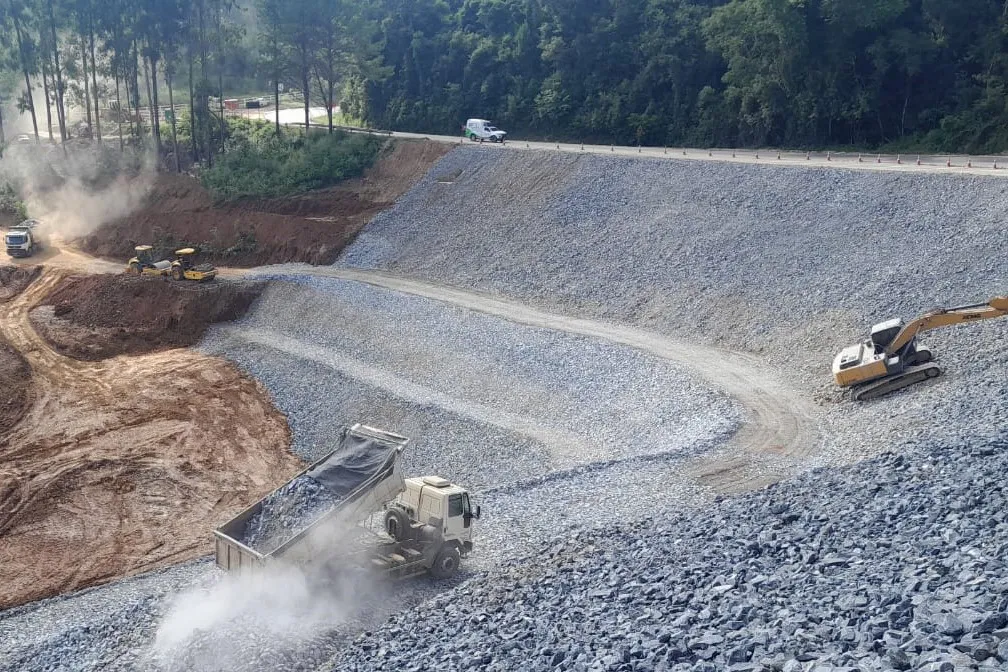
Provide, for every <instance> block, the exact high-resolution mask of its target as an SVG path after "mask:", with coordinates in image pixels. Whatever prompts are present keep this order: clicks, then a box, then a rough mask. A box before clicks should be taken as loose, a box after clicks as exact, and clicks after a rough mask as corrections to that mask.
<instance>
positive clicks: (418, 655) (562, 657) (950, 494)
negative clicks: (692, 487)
mask: <svg viewBox="0 0 1008 672" xmlns="http://www.w3.org/2000/svg"><path fill="white" fill-rule="evenodd" d="M1006 468H1008V443H1006V442H1004V441H1000V442H993V443H974V444H972V445H969V446H957V445H941V444H933V445H932V446H930V447H927V448H920V449H917V450H913V451H910V452H908V453H907V454H905V455H895V454H891V453H889V454H885V455H884V456H882V457H880V458H878V459H875V460H871V461H866V462H863V463H861V464H859V465H856V466H854V467H850V468H846V469H837V470H816V471H814V472H810V473H807V474H806V475H803V476H801V477H798V478H796V479H794V480H793V481H790V482H786V483H782V484H779V485H776V486H771V487H770V488H768V489H765V490H762V491H759V492H756V493H752V494H750V495H743V496H740V497H737V498H734V499H727V500H723V501H720V502H717V503H714V504H711V505H709V506H707V507H705V508H703V509H700V510H694V511H690V512H689V513H686V514H678V515H672V516H670V517H655V518H654V519H652V520H648V521H645V522H641V523H636V524H632V525H625V526H621V527H620V528H618V529H610V530H605V531H594V532H593V531H582V532H577V533H573V534H570V535H568V536H567V537H566V538H565V539H563V540H562V541H560V542H558V543H555V544H552V545H551V546H550V547H548V548H544V549H543V550H542V552H541V554H540V555H539V556H538V559H537V561H536V562H535V563H529V562H526V561H521V560H516V561H511V560H509V561H507V562H505V563H504V567H503V568H501V569H499V570H498V571H501V572H503V576H496V577H495V576H487V577H483V576H480V577H477V578H475V579H473V580H471V581H469V582H467V583H464V584H462V585H460V586H458V587H457V588H455V589H454V590H452V591H449V592H447V593H445V594H443V595H440V596H438V597H437V598H436V599H435V600H434V601H432V602H431V603H430V604H428V605H426V606H425V607H424V610H423V612H420V611H414V610H408V611H406V612H404V613H402V614H399V615H397V616H395V617H393V618H392V619H391V620H390V621H389V622H388V623H387V624H385V625H383V626H382V627H381V628H379V629H378V630H376V631H375V632H369V633H367V634H365V635H362V636H361V637H359V638H358V639H357V640H356V641H355V643H354V644H353V645H351V646H348V647H346V649H344V650H343V651H341V653H340V654H339V656H338V657H337V658H336V659H335V660H334V662H333V663H332V664H331V666H330V667H329V668H328V669H332V670H361V671H364V670H404V671H405V670H410V671H412V670H424V669H445V668H451V669H477V668H478V669H483V670H488V671H496V670H500V671H503V670H514V669H518V668H520V669H527V670H557V669H559V670H578V671H585V670H627V671H630V670H640V671H646V670H669V671H678V670H681V671H683V672H685V671H693V672H713V671H715V670H738V671H747V672H752V671H757V670H768V671H769V670H784V671H785V672H802V671H806V672H808V671H816V672H826V671H827V670H828V671H836V670H887V671H888V670H934V671H936V672H937V671H939V670H991V671H993V670H1003V669H1005V668H1006V666H1008V597H1006V593H1008V577H1006V567H1005V552H1006V550H1008V513H1006V509H1005V504H1006V498H1005V488H1004V484H1003V474H1004V471H1005V469H1006ZM431 611H433V612H435V613H438V614H440V615H442V616H443V617H441V618H436V619H430V618H424V615H425V614H429V613H431Z"/></svg>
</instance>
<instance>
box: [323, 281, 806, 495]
mask: <svg viewBox="0 0 1008 672" xmlns="http://www.w3.org/2000/svg"><path fill="white" fill-rule="evenodd" d="M304 273H306V274H310V275H318V276H326V277H336V278H341V279H344V280H353V281H356V282H363V283H367V284H369V285H374V286H376V287H383V288H385V289H391V290H394V291H397V292H402V293H405V294H413V295H416V296H422V297H425V298H428V299H433V300H435V301H440V302H443V303H449V304H452V305H455V306H459V307H462V308H466V309H468V310H474V311H478V312H481V313H486V314H488V315H494V316H496V317H501V318H503V319H506V320H509V321H511V322H515V323H517V324H523V325H528V326H533V327H542V328H546V329H554V330H557V331H564V332H567V333H571V334H579V335H582V336H590V337H592V338H598V339H602V340H606V341H610V342H612V343H618V344H621V345H627V346H630V347H633V348H637V349H638V350H642V351H644V352H647V353H650V354H652V355H656V356H658V357H662V358H664V359H668V360H671V361H673V362H676V363H678V364H680V365H683V366H685V367H687V368H689V369H692V370H693V371H694V372H696V373H697V374H698V375H700V376H701V377H702V378H704V379H706V380H707V381H708V382H709V383H710V384H711V385H712V386H713V387H715V388H716V389H719V390H721V391H722V392H724V393H726V394H728V395H729V396H731V397H733V398H735V399H736V400H737V401H738V402H739V403H740V404H741V405H742V406H743V407H744V408H745V410H746V413H747V419H746V422H745V424H744V425H743V426H742V428H741V429H740V430H739V431H738V432H737V433H736V434H735V436H734V437H733V439H732V440H731V442H730V443H729V444H728V445H727V446H725V447H724V448H723V449H722V450H720V451H718V453H717V454H715V455H712V456H709V457H707V458H703V459H701V460H699V461H697V462H695V463H693V464H691V465H690V468H689V471H690V473H691V474H692V475H693V476H695V477H697V478H698V480H699V481H700V482H701V483H703V484H704V485H706V486H708V487H710V488H712V489H713V490H715V491H716V492H721V493H731V492H739V491H743V490H749V489H752V488H757V487H761V486H763V485H767V484H769V483H772V482H774V481H777V480H779V479H780V478H781V475H782V474H783V473H786V471H787V469H788V467H789V466H790V465H791V464H793V463H794V462H796V461H799V460H801V459H802V458H805V457H807V456H808V455H809V454H810V453H811V452H813V451H814V450H816V448H817V447H818V444H819V437H818V432H817V428H816V416H817V413H816V405H815V404H814V403H813V402H812V401H810V400H809V399H808V398H806V396H805V395H803V394H801V393H800V392H798V391H796V390H793V389H791V388H790V387H788V386H787V385H786V384H784V383H782V382H781V381H779V380H777V379H776V378H775V377H774V376H773V375H772V374H771V373H770V372H769V370H768V367H767V366H766V364H765V363H763V362H761V361H760V360H759V358H757V357H755V356H752V355H746V354H743V353H738V352H731V351H728V350H721V349H718V348H712V347H709V346H703V345H698V344H695V343H687V342H684V341H679V340H676V339H674V338H671V337H669V336H665V335H663V334H657V333H654V332H649V331H645V330H643V329H637V328H635V327H628V326H623V325H618V324H611V323H607V322H599V321H596V320H589V319H583V318H576V317H569V316H565V315H557V314H555V313H549V312H547V311H544V310H540V309H537V308H532V307H529V306H526V305H524V304H521V303H519V302H517V301H513V300H509V299H502V298H499V297H494V296H489V295H486V294H481V293H479V292H473V291H469V290H463V289H458V288H454V287H446V286H443V285H437V284H433V283H429V282H424V281H420V280H413V279H410V278H405V277H401V276H395V275H391V274H388V273H382V272H377V271H365V270H360V269H350V268H334V267H328V268H316V269H310V270H306V271H304Z"/></svg>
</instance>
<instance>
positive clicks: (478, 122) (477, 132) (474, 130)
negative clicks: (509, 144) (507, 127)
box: [465, 119, 507, 143]
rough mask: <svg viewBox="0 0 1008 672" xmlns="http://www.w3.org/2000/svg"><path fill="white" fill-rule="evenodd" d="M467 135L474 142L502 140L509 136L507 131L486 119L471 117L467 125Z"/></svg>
mask: <svg viewBox="0 0 1008 672" xmlns="http://www.w3.org/2000/svg"><path fill="white" fill-rule="evenodd" d="M465 136H466V137H467V138H469V139H470V140H473V141H474V142H483V141H485V140H486V141H489V142H500V143H503V142H504V140H505V138H507V133H506V132H505V131H502V130H500V129H499V128H497V127H496V126H494V125H493V124H491V123H490V122H489V121H487V120H486V119H469V120H468V121H466V125H465Z"/></svg>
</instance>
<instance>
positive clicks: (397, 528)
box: [385, 509, 410, 541]
mask: <svg viewBox="0 0 1008 672" xmlns="http://www.w3.org/2000/svg"><path fill="white" fill-rule="evenodd" d="M409 529H410V523H409V516H407V515H406V514H405V512H403V511H400V510H399V509H389V510H388V511H386V512H385V532H387V533H388V535H389V536H390V537H392V538H393V539H395V540H396V541H405V540H406V536H407V535H408V534H409Z"/></svg>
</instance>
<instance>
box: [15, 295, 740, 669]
mask: <svg viewBox="0 0 1008 672" xmlns="http://www.w3.org/2000/svg"><path fill="white" fill-rule="evenodd" d="M203 348H204V350H206V351H208V352H214V353H219V354H225V355H227V356H228V357H230V358H232V359H233V360H234V361H236V362H237V363H238V364H239V366H241V367H242V368H244V369H246V370H247V371H249V372H250V373H252V375H254V376H255V377H256V378H258V379H259V380H260V381H262V382H263V383H264V385H265V386H266V387H267V389H268V390H269V392H270V394H271V395H272V396H273V398H274V400H275V401H276V403H277V405H278V406H279V407H280V408H281V410H283V411H284V412H286V413H287V414H288V417H289V419H290V424H291V428H292V431H293V435H294V448H295V450H297V451H298V453H299V454H300V455H301V456H302V457H303V458H304V459H305V460H306V461H313V460H316V459H318V458H320V457H321V456H322V455H323V454H325V453H326V452H328V451H329V450H331V449H332V448H333V447H335V444H336V442H338V440H339V438H340V435H341V429H342V428H343V427H344V426H345V425H347V424H352V423H353V422H358V421H359V422H364V423H367V424H372V425H375V426H377V427H382V428H386V429H390V430H393V431H396V432H399V433H402V434H404V435H406V436H409V437H411V438H412V439H413V440H412V442H411V443H410V445H409V446H408V447H407V449H406V451H405V453H404V465H405V471H406V473H409V474H421V473H438V474H441V475H444V476H447V477H449V478H451V479H452V480H455V481H457V482H460V483H462V484H464V485H466V486H468V487H470V488H471V489H472V490H473V491H474V492H475V493H476V496H477V502H478V503H480V504H481V506H482V507H483V518H482V520H481V521H479V523H478V530H477V536H476V547H477V552H476V553H475V554H474V555H473V556H472V557H471V558H469V559H468V560H467V561H466V562H465V563H464V572H465V573H467V574H468V573H471V572H474V571H478V570H489V569H491V568H492V567H494V566H495V565H496V564H497V563H498V562H499V561H500V560H501V559H502V558H507V557H516V556H520V555H523V554H529V553H533V552H535V550H536V549H537V548H538V547H539V546H541V545H542V544H543V543H544V542H545V541H547V540H549V539H551V538H553V537H555V535H556V534H557V531H558V530H568V529H574V528H578V527H580V526H582V525H586V524H587V525H602V526H612V525H617V524H619V523H620V522H622V521H625V520H628V519H630V520H632V519H636V518H638V517H640V516H642V515H646V514H648V513H654V512H656V511H672V510H679V509H681V508H683V507H692V506H696V505H698V504H699V503H701V502H703V501H705V495H704V493H702V492H697V490H696V488H695V487H694V486H693V485H692V484H691V483H690V482H689V481H688V480H687V479H685V478H684V477H683V476H682V474H681V473H680V469H679V467H678V465H679V463H680V461H681V460H684V459H688V458H689V457H691V456H695V455H698V454H701V453H705V452H707V451H709V450H710V449H711V448H713V447H714V446H715V445H717V444H718V443H719V442H720V441H722V440H723V438H724V436H726V435H727V434H728V433H729V432H731V431H732V430H733V429H734V427H735V426H736V423H737V422H738V417H739V410H738V409H737V408H736V405H735V404H734V403H732V402H731V401H730V400H729V399H727V398H725V397H724V396H722V395H719V394H715V393H712V392H711V391H709V390H708V389H707V388H706V387H705V386H704V385H703V384H702V383H700V382H698V381H696V380H694V379H693V378H692V377H691V376H690V375H689V374H688V373H686V372H685V370H683V369H682V368H681V367H678V366H675V365H672V364H670V363H668V362H665V361H662V360H659V359H657V358H654V357H651V356H647V355H645V354H643V353H640V352H638V351H636V350H633V349H630V348H625V347H617V346H612V345H609V344H606V343H599V342H595V341H593V340H591V339H587V338H583V337H574V336H567V335H563V334H558V333H555V332H551V331H549V330H543V329H531V328H523V327H519V326H516V325H513V324H510V323H508V322H505V321H502V320H499V319H496V318H491V317H488V316H485V315H480V314H475V313H470V312H468V311H462V310H458V309H454V308H451V307H445V306H442V305H439V304H437V303H435V302H432V301H428V300H424V299H417V298H413V297H408V296H400V295H397V294H395V293H394V292H388V291H384V290H378V289H374V288H369V287H364V286H360V285H358V284H356V283H350V282H342V281H336V280H331V279H329V280H327V279H318V278H307V279H306V278H296V279H291V280H288V281H279V280H278V281H275V282H273V283H271V285H270V287H269V288H268V289H267V290H266V292H265V293H264V294H263V296H262V298H261V300H260V301H259V302H258V303H257V304H256V305H255V306H254V307H253V309H252V311H251V312H250V313H249V314H248V315H247V317H246V318H245V319H244V320H243V321H242V322H240V323H238V324H234V325H227V326H221V327H219V328H217V329H215V330H214V331H213V333H212V335H211V337H210V338H208V339H207V340H206V341H205V343H204V345H203ZM572 503H577V504H573V505H572ZM281 518H283V516H282V515H281ZM221 522H223V521H208V524H207V528H208V534H209V529H210V528H211V527H212V526H213V525H216V524H220V523H221ZM253 536H255V535H253ZM467 574H464V575H467ZM281 583H282V582H281ZM119 585H120V584H114V585H113V586H109V587H106V588H100V589H97V590H96V591H94V593H93V595H92V599H93V600H94V602H93V603H92V604H91V606H90V607H87V606H85V607H84V608H83V609H81V610H77V609H76V608H75V605H84V604H87V603H85V602H81V598H80V597H79V596H70V597H68V598H65V599H63V600H58V601H56V602H54V603H53V604H52V605H51V606H49V607H46V608H44V609H40V611H39V612H38V614H46V615H45V616H44V617H43V616H41V615H38V616H35V617H33V618H35V619H41V618H45V619H47V622H48V623H50V626H49V627H48V628H47V629H45V630H43V631H41V632H38V633H35V634H31V635H28V634H26V635H25V638H24V639H19V640H18V643H17V644H12V645H11V647H10V650H9V651H3V652H0V667H2V668H5V669H18V670H34V669H46V665H45V664H41V663H45V661H53V660H62V661H63V666H62V667H60V666H56V667H55V668H54V669H67V670H82V671H83V670H96V669H103V670H132V669H165V670H182V669H186V670H193V669H207V670H210V669H214V670H216V669H219V665H220V663H221V661H226V663H227V666H230V667H231V668H232V669H238V668H242V669H270V670H302V669H306V668H307V669H310V668H311V667H312V666H313V665H315V664H317V663H320V662H322V661H324V660H327V659H328V658H330V657H331V656H332V655H333V654H334V652H335V651H337V650H338V648H339V647H340V646H342V644H343V643H344V642H345V641H346V640H345V637H346V633H348V632H349V633H351V634H352V633H355V632H357V631H358V629H359V628H362V627H374V626H377V625H378V624H380V623H381V621H382V620H384V618H385V617H387V616H388V615H390V614H392V613H395V612H397V611H398V610H400V609H402V608H404V607H405V606H410V605H413V604H418V603H420V602H422V601H424V600H426V599H428V598H430V597H433V596H435V595H436V594H438V593H439V592H441V591H443V590H444V588H445V586H444V584H437V583H434V582H431V581H428V580H419V581H411V582H409V583H408V584H406V585H403V586H397V587H396V589H395V590H394V591H391V594H389V593H381V594H379V595H378V596H374V595H373V594H369V597H368V599H362V598H360V596H357V597H355V598H354V599H350V600H348V599H347V597H346V596H345V595H338V596H335V597H333V596H331V595H329V594H327V593H325V592H323V591H320V590H315V589H311V590H309V589H305V588H304V586H303V585H301V584H300V583H298V582H297V581H294V582H293V583H292V584H291V586H288V590H284V591H281V592H282V595H278V594H277V592H276V591H275V590H268V589H264V588H262V587H248V586H241V587H239V588H234V587H232V586H230V585H229V582H226V581H225V582H222V581H221V575H220V573H219V572H217V570H215V569H214V568H212V567H211V566H209V565H208V564H203V565H200V570H199V571H196V570H194V571H193V575H192V576H190V577H189V581H188V582H168V581H166V580H163V579H161V578H159V577H157V576H153V577H150V580H149V582H148V583H146V584H144V585H145V588H144V590H143V591H138V594H137V597H136V598H135V599H131V600H125V601H122V602H120V601H119V600H118V598H117V597H116V592H115V591H116V590H117V589H118V586H119ZM187 587H191V589H193V590H196V594H195V595H194V596H192V597H187V598H183V599H182V603H181V604H179V603H174V602H173V600H172V599H169V596H172V595H177V594H178V593H185V592H186V590H187ZM105 591H109V592H108V595H109V597H108V598H107V599H99V597H100V596H101V595H103V594H105ZM264 591H265V592H264ZM288 594H289V595H291V596H297V595H301V596H303V599H293V598H291V599H287V597H285V596H286V595H288ZM241 595H244V596H245V597H240V596H241ZM257 603H263V604H270V605H273V607H272V608H271V609H270V610H269V613H268V614H265V613H264V612H263V611H261V610H259V609H258V608H252V607H249V609H248V610H247V611H246V610H243V607H242V605H251V604H257ZM229 604H230V605H233V606H231V607H227V606H226V605H229ZM234 605H237V606H234ZM334 605H336V609H335V610H336V611H337V612H338V613H337V614H335V615H333V614H331V613H329V612H330V611H332V610H333V608H334ZM319 610H322V611H325V612H326V613H327V614H328V616H326V617H325V618H322V617H321V616H320V615H319V613H318V612H319ZM94 614H101V616H100V618H96V617H95V616H94ZM198 614H211V616H205V617H197V616H198ZM31 622H32V620H31V619H28V618H27V617H25V616H24V615H18V614H4V615H0V623H3V624H5V625H4V627H9V628H10V629H11V631H15V630H16V631H18V632H21V631H22V630H23V629H24V628H27V627H30V626H29V623H31ZM99 622H100V623H101V626H98V625H96V624H97V623H99ZM348 622H349V623H350V625H348ZM102 627H105V628H108V629H115V630H116V632H117V635H116V636H115V637H106V638H102V637H101V636H100V635H99V634H94V635H92V634H91V633H92V632H101V631H102V630H101V628H102ZM159 628H160V632H161V636H160V639H159V638H158V633H159ZM166 632H167V633H169V634H170V635H171V636H168V634H166ZM82 633H85V634H82ZM41 652H45V653H44V655H43V654H41ZM36 661H39V663H40V664H38V665H36ZM138 661H139V662H138ZM215 666H217V667H215Z"/></svg>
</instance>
